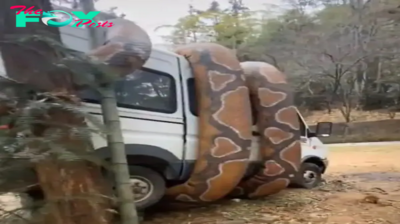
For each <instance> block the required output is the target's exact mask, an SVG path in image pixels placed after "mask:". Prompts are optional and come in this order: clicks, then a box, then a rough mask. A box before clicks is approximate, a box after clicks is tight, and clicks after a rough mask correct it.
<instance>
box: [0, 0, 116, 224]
mask: <svg viewBox="0 0 400 224" xmlns="http://www.w3.org/2000/svg"><path fill="white" fill-rule="evenodd" d="M0 5H1V9H0V10H1V12H2V15H3V16H4V17H3V18H4V21H3V22H4V23H2V24H3V25H2V26H1V35H2V40H8V41H7V42H6V43H4V42H3V44H2V46H1V49H2V51H1V54H2V57H3V60H4V63H5V67H6V72H7V75H8V76H9V77H10V78H12V79H15V80H17V81H19V82H22V83H27V84H29V85H30V86H31V87H32V88H34V89H36V90H40V91H46V92H50V93H52V94H50V95H54V96H60V97H61V98H60V97H54V98H53V99H51V97H50V98H48V99H49V100H51V101H52V102H53V103H56V102H55V101H54V100H55V99H58V100H60V99H64V100H66V101H69V100H70V99H71V97H69V95H70V94H73V93H74V92H75V90H76V85H75V83H74V76H73V75H72V74H71V73H68V72H67V71H65V70H62V69H58V68H57V66H55V63H57V62H58V61H57V60H59V59H60V58H61V57H62V56H63V54H62V52H61V51H58V50H55V49H54V45H53V46H52V44H51V41H50V42H49V41H43V40H41V37H44V36H45V35H48V37H50V38H52V39H54V40H56V41H60V34H59V32H58V29H55V28H51V27H48V26H45V25H43V24H41V23H28V24H27V27H26V28H16V27H15V25H14V24H15V12H16V11H15V10H10V7H11V6H13V5H33V6H34V7H35V8H37V9H39V8H40V9H43V10H44V11H49V10H51V5H50V2H49V1H48V0H35V1H27V0H18V1H2V3H0ZM10 38H13V39H14V40H15V39H19V41H18V42H15V41H10ZM21 38H22V39H25V40H20V39H21ZM53 42H54V41H53ZM62 96H64V97H62ZM70 102H71V101H70ZM37 116H38V117H37V118H39V119H40V118H41V119H40V120H42V121H45V122H47V123H48V122H51V123H53V124H54V123H56V124H57V125H38V124H36V125H34V128H33V129H31V132H30V133H29V134H30V135H31V137H36V138H53V139H54V142H53V145H51V144H50V145H48V144H47V145H46V144H42V143H39V142H35V141H33V142H31V143H30V144H29V145H28V148H29V149H31V150H39V151H41V152H47V155H48V156H46V157H45V158H44V159H43V160H40V161H38V162H36V163H35V164H34V169H35V172H36V175H37V177H38V182H39V185H40V188H41V189H42V190H43V194H44V197H45V199H46V204H47V208H48V209H49V210H48V212H47V213H45V215H44V217H43V223H52V224H56V223H59V224H61V223H62V224H65V223H71V224H72V223H74V224H75V223H76V224H77V223H88V222H91V223H104V224H106V223H110V221H111V217H112V214H111V213H110V212H108V211H107V210H109V209H111V201H110V200H108V199H107V197H105V195H110V188H109V186H108V185H107V182H106V181H105V179H104V178H103V176H102V173H101V170H100V168H99V167H98V166H97V165H95V164H93V163H91V162H88V161H83V160H77V161H62V160H60V159H59V156H58V155H57V150H60V148H58V147H56V146H57V145H64V146H65V147H66V148H68V150H69V151H71V152H72V153H74V154H77V155H82V154H87V153H90V152H91V151H92V148H91V146H90V142H88V141H87V140H86V139H82V138H78V137H76V136H73V135H71V134H70V133H71V131H73V128H71V127H74V128H82V127H85V126H86V124H85V122H84V120H83V119H82V117H80V116H77V115H76V114H74V113H71V112H70V111H68V110H64V109H62V108H51V109H49V110H48V111H47V114H46V116H45V117H43V116H44V114H39V115H37ZM55 133H57V136H54V135H55ZM85 197H90V199H87V198H85ZM93 200H94V201H95V203H93ZM82 212H83V213H82Z"/></svg>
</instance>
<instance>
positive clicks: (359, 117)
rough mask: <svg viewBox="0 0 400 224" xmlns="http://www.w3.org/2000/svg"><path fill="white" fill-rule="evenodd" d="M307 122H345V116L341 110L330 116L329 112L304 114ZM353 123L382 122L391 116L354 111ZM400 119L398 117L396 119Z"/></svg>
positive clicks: (383, 112) (382, 113)
mask: <svg viewBox="0 0 400 224" xmlns="http://www.w3.org/2000/svg"><path fill="white" fill-rule="evenodd" d="M304 116H305V119H306V122H307V123H309V124H316V123H318V122H321V121H329V122H333V123H341V122H345V119H344V118H343V115H342V114H341V112H340V111H339V110H337V109H336V110H332V112H331V113H330V114H329V113H328V112H327V111H311V112H308V113H304ZM350 117H351V121H352V122H365V121H380V120H388V119H391V118H390V117H389V114H388V113H387V112H386V111H384V110H381V111H353V112H352V113H351V116H350ZM396 118H398V116H396V117H395V118H394V119H396Z"/></svg>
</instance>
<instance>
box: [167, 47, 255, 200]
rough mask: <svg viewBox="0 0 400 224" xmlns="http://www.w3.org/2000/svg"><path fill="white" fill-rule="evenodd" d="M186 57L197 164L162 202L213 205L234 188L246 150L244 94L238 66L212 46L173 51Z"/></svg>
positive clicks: (248, 131) (231, 56) (247, 103)
mask: <svg viewBox="0 0 400 224" xmlns="http://www.w3.org/2000/svg"><path fill="white" fill-rule="evenodd" d="M176 53H178V54H180V55H184V56H185V57H187V59H188V61H189V63H190V64H191V67H192V69H193V72H194V76H195V79H196V91H197V93H198V94H197V97H198V102H199V111H200V114H199V144H198V159H197V161H196V164H195V168H194V171H193V173H192V175H191V176H190V178H189V180H188V181H187V182H185V183H184V184H181V185H178V186H174V187H171V188H169V189H168V190H167V193H166V197H167V198H172V199H175V200H178V201H183V202H189V203H190V202H192V203H201V202H213V201H216V200H218V199H221V198H223V197H224V196H226V195H227V194H228V193H230V192H231V191H232V190H233V189H234V188H235V187H236V185H237V184H239V182H240V180H241V179H242V177H243V175H244V174H245V171H246V169H247V166H248V163H249V157H250V145H251V137H252V134H251V127H252V119H251V108H250V99H249V90H248V88H247V86H246V83H245V79H244V76H243V70H242V68H241V67H240V62H239V61H238V59H237V58H236V56H235V55H234V54H233V53H232V51H231V50H229V49H227V48H225V47H223V46H220V45H217V44H211V43H209V44H191V45H186V46H184V47H182V48H179V49H177V50H176Z"/></svg>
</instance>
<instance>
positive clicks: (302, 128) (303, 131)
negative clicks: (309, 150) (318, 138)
mask: <svg viewBox="0 0 400 224" xmlns="http://www.w3.org/2000/svg"><path fill="white" fill-rule="evenodd" d="M297 117H298V119H299V124H300V135H301V136H303V137H304V136H305V137H307V128H306V125H305V124H304V122H303V119H301V117H300V115H299V114H297Z"/></svg>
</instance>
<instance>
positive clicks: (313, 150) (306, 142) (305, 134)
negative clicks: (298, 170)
mask: <svg viewBox="0 0 400 224" xmlns="http://www.w3.org/2000/svg"><path fill="white" fill-rule="evenodd" d="M297 115H298V118H299V123H300V139H301V158H302V161H304V160H306V159H308V158H310V157H318V158H320V159H325V158H326V157H327V153H328V147H327V146H326V145H324V144H323V143H322V141H321V140H320V139H319V138H318V137H317V136H316V135H315V133H313V132H311V130H310V128H309V127H308V125H307V123H306V122H305V120H304V118H303V117H302V116H301V114H300V112H299V111H297Z"/></svg>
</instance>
